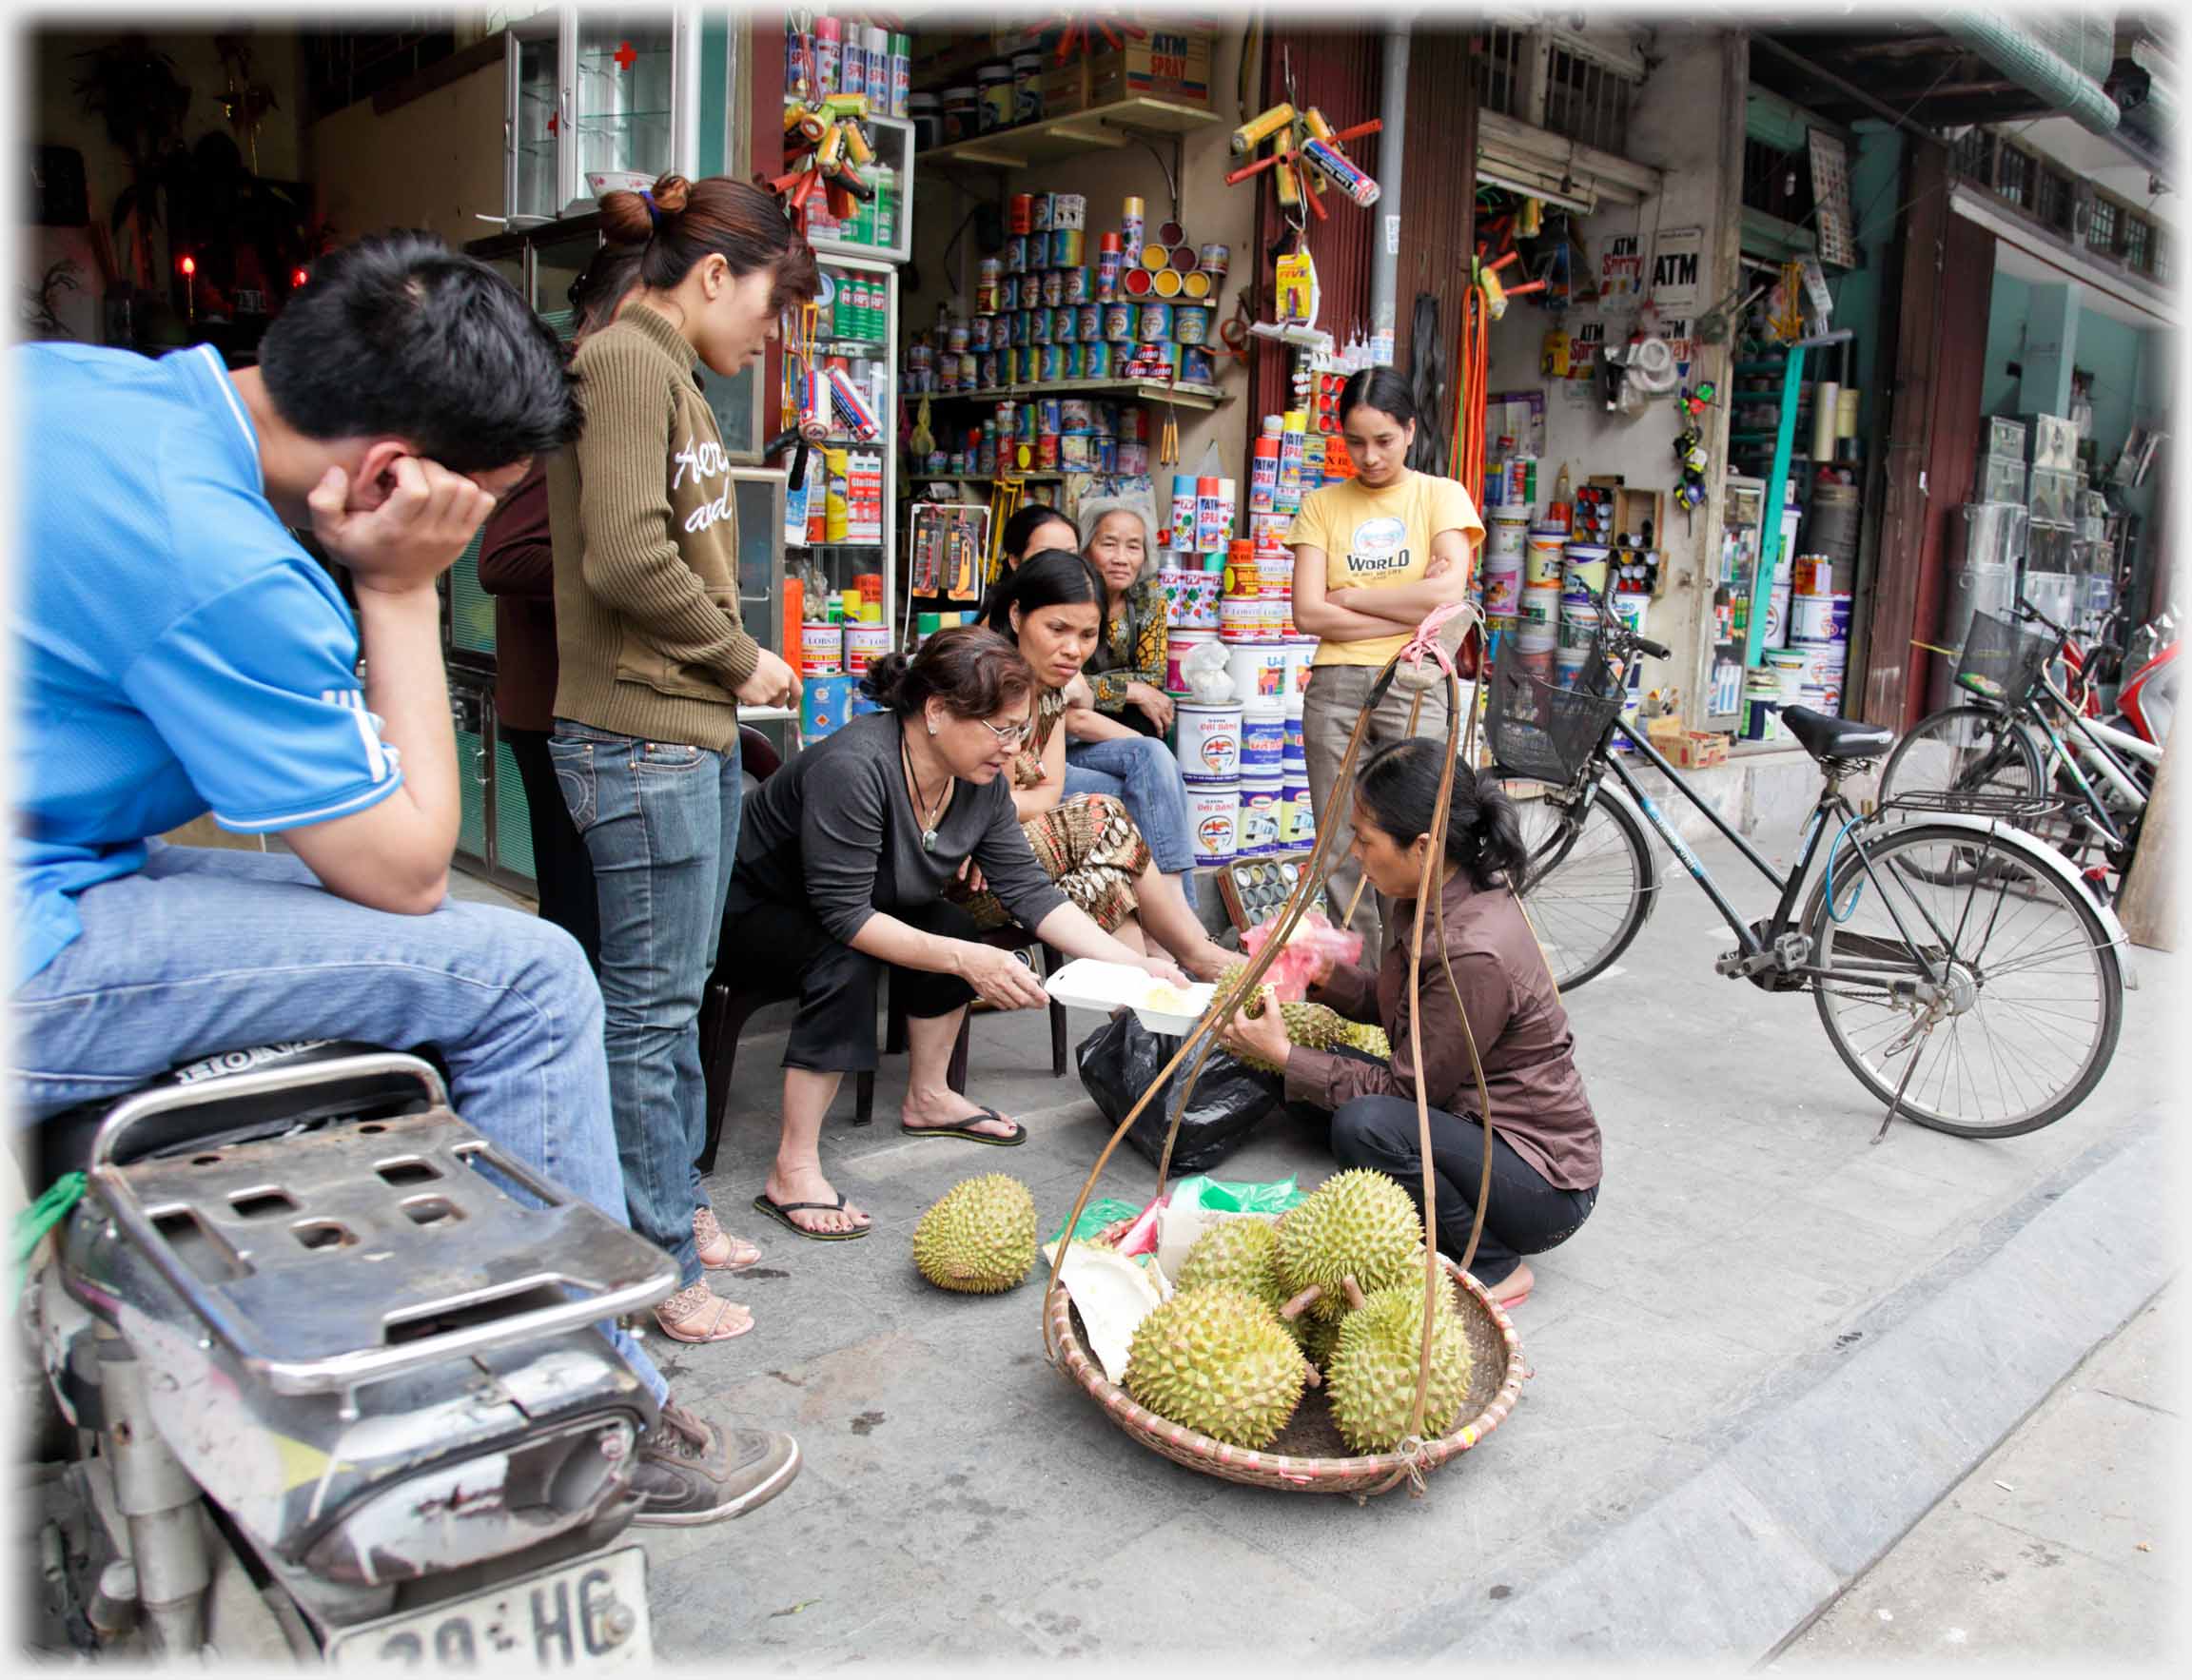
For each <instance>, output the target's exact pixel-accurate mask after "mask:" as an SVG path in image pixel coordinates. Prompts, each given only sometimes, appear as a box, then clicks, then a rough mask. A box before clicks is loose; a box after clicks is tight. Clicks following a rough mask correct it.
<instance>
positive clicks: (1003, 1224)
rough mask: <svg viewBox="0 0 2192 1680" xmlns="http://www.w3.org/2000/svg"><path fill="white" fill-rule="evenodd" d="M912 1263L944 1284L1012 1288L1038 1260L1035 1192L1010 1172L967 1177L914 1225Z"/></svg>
mask: <svg viewBox="0 0 2192 1680" xmlns="http://www.w3.org/2000/svg"><path fill="white" fill-rule="evenodd" d="M913 1263H914V1264H915V1265H916V1266H918V1267H919V1268H920V1269H921V1276H923V1277H924V1278H926V1279H928V1280H929V1281H930V1282H931V1283H933V1284H935V1285H936V1286H937V1287H938V1288H939V1289H956V1290H958V1291H960V1292H961V1293H962V1294H966V1295H995V1294H997V1293H998V1292H1000V1291H1001V1290H1006V1289H1010V1288H1011V1287H1012V1286H1013V1285H1014V1284H1016V1283H1018V1282H1020V1281H1021V1280H1023V1279H1025V1278H1026V1277H1027V1269H1028V1267H1030V1266H1032V1265H1033V1264H1034V1263H1035V1198H1034V1197H1032V1196H1030V1195H1029V1194H1028V1193H1027V1185H1025V1184H1023V1183H1022V1182H1020V1181H1019V1180H1018V1179H1015V1178H1012V1177H1010V1176H1008V1175H1007V1174H1005V1173H984V1174H983V1175H982V1176H981V1177H979V1178H973V1179H965V1180H962V1181H961V1182H958V1183H956V1184H954V1185H952V1186H951V1188H950V1189H949V1190H947V1191H945V1192H944V1194H943V1196H942V1197H941V1198H940V1199H939V1200H938V1201H937V1202H936V1204H935V1206H933V1207H931V1208H930V1210H929V1211H928V1212H927V1213H925V1214H923V1215H922V1216H921V1222H920V1223H919V1224H917V1225H915V1226H914V1227H913Z"/></svg>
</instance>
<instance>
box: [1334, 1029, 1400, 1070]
mask: <svg viewBox="0 0 2192 1680" xmlns="http://www.w3.org/2000/svg"><path fill="white" fill-rule="evenodd" d="M1341 1027H1342V1028H1343V1030H1342V1031H1341V1034H1340V1042H1341V1044H1343V1045H1347V1046H1348V1047H1349V1048H1351V1049H1357V1050H1360V1051H1361V1052H1362V1053H1363V1054H1364V1055H1365V1056H1371V1057H1374V1058H1376V1059H1377V1060H1378V1061H1380V1062H1390V1061H1392V1060H1393V1041H1392V1040H1391V1039H1389V1038H1387V1037H1386V1036H1385V1029H1384V1028H1383V1027H1382V1026H1370V1025H1369V1024H1368V1023H1367V1022H1362V1021H1345V1020H1343V1021H1342V1022H1341Z"/></svg>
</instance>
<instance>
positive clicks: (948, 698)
mask: <svg viewBox="0 0 2192 1680" xmlns="http://www.w3.org/2000/svg"><path fill="white" fill-rule="evenodd" d="M1038 687H1039V685H1038V683H1037V682H1036V679H1035V677H1034V675H1033V674H1032V673H1030V672H1029V671H1028V669H1027V660H1026V659H1024V658H1023V657H1022V656H1021V655H1020V654H1019V653H1018V652H1017V651H1016V650H1015V649H1014V648H1013V646H1012V644H1011V643H1010V642H1008V641H1007V640H1006V639H1005V638H1004V637H1003V636H1001V635H995V634H994V633H992V632H990V631H988V630H982V629H977V628H975V627H974V626H972V625H968V626H964V627H962V628H959V629H956V630H947V631H943V632H941V633H939V634H938V635H932V636H930V637H929V639H928V640H927V641H925V642H923V643H922V644H921V651H920V652H919V653H918V654H915V655H914V656H913V657H912V658H911V659H908V658H906V657H905V656H904V655H903V654H890V656H889V657H887V658H883V659H878V660H877V661H876V662H875V663H874V665H873V666H872V667H871V668H870V670H869V673H868V676H867V678H866V680H865V681H864V682H863V684H862V688H863V689H864V690H865V692H866V693H868V695H869V697H870V698H871V699H872V700H874V701H875V702H876V703H877V704H878V705H880V706H881V707H882V708H883V710H882V711H881V712H878V713H870V714H868V715H866V716H862V717H855V718H853V719H852V721H851V722H850V723H848V724H847V725H846V726H845V727H844V728H843V729H841V730H839V731H838V732H837V733H835V734H832V735H831V736H829V737H828V738H826V739H824V740H822V741H820V742H817V743H816V744H815V745H814V746H812V747H810V748H808V749H807V751H806V752H801V753H800V754H798V756H796V757H795V758H793V760H792V761H791V762H790V763H789V764H787V765H786V766H785V767H784V768H783V769H782V770H779V771H778V772H776V773H775V774H774V775H773V776H771V777H770V778H769V779H768V780H767V781H766V782H764V783H762V784H761V791H759V792H758V793H756V794H754V795H753V800H752V802H751V803H750V804H749V806H748V807H747V811H746V820H745V825H744V827H743V828H742V830H740V833H739V836H738V866H737V869H736V870H735V871H734V873H733V875H732V878H731V893H730V903H729V907H728V909H727V911H726V914H725V917H724V924H723V939H724V942H725V946H726V948H729V949H734V950H737V951H740V952H742V953H744V961H745V963H746V970H745V972H746V975H747V977H748V979H749V980H750V981H753V982H754V983H758V982H760V981H762V980H764V979H766V978H768V977H770V976H775V977H778V978H780V979H782V980H783V981H784V982H786V983H787V988H788V989H791V988H795V989H796V990H797V993H798V997H799V1013H798V1015H797V1017H796V1018H795V1019H794V1020H793V1025H792V1032H791V1036H790V1038H789V1039H788V1040H787V1041H786V1044H785V1046H784V1109H783V1124H782V1129H781V1131H780V1132H779V1134H778V1138H777V1144H776V1157H775V1161H774V1162H773V1164H772V1166H771V1168H770V1171H769V1177H768V1180H767V1182H765V1183H764V1184H763V1185H762V1187H761V1194H760V1195H758V1196H756V1197H755V1198H754V1199H753V1206H754V1208H755V1210H756V1211H758V1212H760V1213H762V1214H765V1215H767V1216H768V1217H769V1218H770V1219H773V1220H774V1221H777V1222H778V1223H779V1224H782V1225H784V1226H786V1227H787V1228H789V1229H790V1230H792V1231H794V1232H796V1233H797V1234H798V1235H800V1236H802V1237H808V1238H812V1239H813V1240H816V1241H821V1242H844V1241H849V1240H854V1239H857V1238H861V1237H865V1236H867V1234H868V1229H869V1220H868V1215H867V1213H866V1212H865V1211H864V1210H862V1209H861V1208H860V1207H858V1206H856V1205H854V1204H852V1203H850V1202H848V1201H846V1199H845V1195H844V1193H843V1192H842V1191H840V1190H838V1189H836V1188H835V1187H834V1186H833V1185H832V1183H831V1182H830V1181H829V1179H828V1178H827V1177H826V1176H825V1175H824V1173H823V1171H822V1157H821V1136H822V1117H823V1115H824V1114H825V1113H826V1112H828V1110H829V1107H830V1104H831V1102H832V1099H833V1098H834V1097H835V1096H836V1094H837V1086H838V1084H839V1082H840V1081H841V1080H842V1079H843V1078H844V1076H845V1075H846V1074H848V1073H853V1072H859V1071H863V1070H865V1069H868V1068H871V1067H873V1066H874V1065H875V995H876V987H877V985H878V984H879V982H880V981H881V980H882V978H883V972H884V970H885V969H889V970H890V989H891V995H892V997H893V999H894V1000H895V1001H896V1002H897V1004H898V1006H900V1007H901V1008H902V1009H903V1010H904V1011H905V1014H906V1017H907V1021H906V1039H907V1050H908V1059H909V1061H910V1067H909V1068H908V1070H907V1080H906V1101H905V1104H904V1106H903V1107H902V1108H901V1110H900V1112H899V1127H898V1129H899V1130H900V1131H902V1132H904V1133H905V1134H906V1135H907V1136H908V1137H917V1138H956V1139H959V1140H961V1141H963V1142H966V1143H984V1144H988V1145H991V1146H996V1147H1009V1146H1010V1145H1013V1144H1016V1143H1025V1142H1026V1141H1027V1128H1026V1127H1025V1126H1023V1125H1021V1124H1020V1123H1018V1122H1016V1121H1012V1120H1008V1119H1007V1118H1006V1117H1005V1116H1003V1115H1001V1114H999V1113H998V1112H997V1110H996V1109H994V1108H990V1107H987V1106H985V1105H984V1104H980V1103H976V1102H973V1101H971V1100H970V1099H969V1098H967V1097H965V1096H962V1095H961V1094H960V1093H958V1092H956V1091H954V1090H952V1089H951V1088H950V1085H949V1083H948V1080H947V1069H948V1067H949V1064H950V1060H951V1046H952V1045H953V1043H954V1042H956V1040H957V1039H958V1036H959V1023H960V1020H961V1018H962V1016H963V1015H964V1014H965V1012H966V1009H967V1006H968V1005H969V1003H971V1002H972V1001H973V1000H974V999H975V998H977V997H979V998H981V999H983V1000H984V1001H985V1002H986V1003H988V1004H989V1005H990V1006H992V1007H995V1008H1001V1009H1026V1008H1034V1007H1037V1006H1040V1005H1042V1004H1044V1003H1046V1002H1047V994H1046V993H1045V992H1044V990H1043V987H1042V983H1041V982H1039V981H1038V980H1037V979H1036V978H1035V976H1034V974H1033V973H1032V972H1031V971H1030V970H1029V969H1028V968H1027V966H1026V965H1025V964H1023V963H1022V962H1020V961H1019V959H1018V958H1017V957H1016V956H1015V955H1014V954H1013V953H1011V952H1009V951H1006V950H1002V949H1000V948H998V947H996V946H993V945H986V944H984V943H982V942H981V941H980V940H979V939H978V938H977V937H976V934H977V928H976V927H975V924H974V918H973V917H972V916H970V915H969V914H968V912H967V911H966V910H965V909H963V908H960V907H959V906H958V905H957V904H954V903H952V902H950V899H949V896H948V894H949V890H950V889H952V888H953V887H954V886H955V885H957V884H958V883H960V882H961V881H963V880H964V879H965V878H966V877H967V876H969V874H972V873H976V872H977V871H978V873H979V878H980V879H981V880H982V881H983V883H984V884H985V885H986V886H987V888H988V890H989V892H990V893H992V894H994V896H995V898H996V899H997V901H998V902H999V903H1000V904H1001V905H1002V906H1003V907H1004V908H1005V909H1006V910H1008V912H1009V913H1010V914H1011V915H1012V916H1013V917H1015V918H1017V919H1018V921H1019V922H1020V924H1021V925H1022V926H1023V927H1025V928H1031V929H1033V931H1034V932H1035V934H1036V936H1037V937H1038V938H1040V939H1041V940H1042V941H1043V943H1044V944H1046V945H1047V946H1050V947H1053V948H1054V949H1057V950H1061V951H1064V952H1065V953H1066V954H1067V956H1073V957H1097V958H1101V959H1103V960H1104V961H1106V962H1111V963H1130V964H1132V965H1134V966H1135V967H1140V968H1142V969H1144V970H1145V971H1146V972H1147V973H1149V974H1152V975H1154V976H1156V977H1157V978H1159V979H1162V980H1166V981H1170V982H1172V983H1173V984H1175V985H1184V984H1186V982H1185V978H1184V976H1183V975H1182V974H1181V973H1180V971H1179V969H1177V968H1175V967H1173V966H1172V965H1171V964H1170V963H1169V962H1167V961H1166V960H1164V958H1162V957H1150V956H1145V955H1144V954H1143V953H1142V952H1140V951H1138V950H1135V949H1132V948H1130V947H1127V946H1125V945H1122V944H1121V943H1120V942H1119V941H1118V940H1116V939H1114V938H1112V937H1111V935H1110V934H1108V933H1106V932H1105V931H1104V929H1103V928H1100V927H1098V926H1097V925H1096V923H1095V922H1094V921H1092V920H1091V919H1090V918H1089V917H1088V916H1087V915H1086V913H1084V912H1083V911H1082V910H1080V909H1079V908H1075V906H1074V905H1073V904H1072V903H1070V902H1069V901H1068V899H1067V895H1066V894H1065V893H1063V892H1061V891H1060V890H1059V889H1058V888H1057V887H1056V886H1054V885H1053V884H1052V882H1051V880H1050V878H1049V877H1048V876H1047V874H1045V873H1044V871H1043V869H1042V868H1041V867H1040V866H1039V865H1038V864H1037V863H1036V861H1035V858H1034V857H1033V855H1032V854H1031V853H1030V852H1029V851H1028V850H1027V839H1026V837H1025V836H1024V835H1023V834H1022V832H1021V828H1020V815H1019V812H1018V811H1015V810H1014V809H1013V805H1012V797H1011V792H1010V786H1011V784H1010V781H1009V779H1008V777H1007V776H1006V774H1005V772H1006V770H1007V768H1008V766H1009V765H1010V764H1011V762H1012V759H1013V756H1014V754H1015V753H1017V752H1019V751H1020V750H1021V748H1022V747H1023V746H1025V745H1026V743H1027V737H1028V733H1029V732H1030V731H1031V729H1032V728H1033V721H1032V718H1031V715H1030V713H1031V712H1032V709H1033V702H1034V698H1035V693H1036V691H1037V689H1038Z"/></svg>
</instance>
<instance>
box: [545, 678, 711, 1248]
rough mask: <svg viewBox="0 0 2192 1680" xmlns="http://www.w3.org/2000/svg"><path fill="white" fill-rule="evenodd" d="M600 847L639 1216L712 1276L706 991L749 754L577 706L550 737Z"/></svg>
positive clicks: (615, 1088) (619, 1090)
mask: <svg viewBox="0 0 2192 1680" xmlns="http://www.w3.org/2000/svg"><path fill="white" fill-rule="evenodd" d="M548 757H549V760H550V762H551V763H553V764H554V765H555V767H556V781H557V785H558V787H560V788H561V789H562V791H563V803H564V804H565V805H567V806H568V807H570V810H571V820H572V821H573V822H574V823H576V824H577V828H578V832H579V833H580V834H582V835H583V836H584V837H585V840H586V851H587V854H588V855H589V856H590V857H592V858H593V860H594V892H595V898H596V902H597V904H598V906H599V908H600V912H601V1002H602V1004H603V1006H605V1010H606V1014H607V1021H608V1030H607V1034H606V1044H607V1046H608V1051H609V1107H610V1112H611V1113H612V1114H613V1115H614V1116H615V1118H616V1155H617V1159H618V1160H620V1161H621V1162H623V1164H624V1201H625V1205H626V1206H627V1207H629V1208H630V1209H631V1213H632V1228H633V1229H634V1230H635V1231H636V1232H638V1233H639V1234H640V1235H641V1236H642V1237H644V1238H646V1239H647V1240H649V1241H651V1242H658V1243H660V1244H661V1245H662V1246H663V1247H664V1248H666V1249H668V1250H669V1251H670V1253H671V1254H673V1255H674V1256H675V1257H676V1260H677V1273H678V1277H679V1278H680V1280H682V1281H683V1282H684V1283H687V1284H691V1283H695V1282H697V1281H698V1280H699V1278H700V1255H699V1251H698V1249H697V1248H696V1247H695V1244H694V1240H693V1213H694V1210H695V1208H698V1207H700V1206H701V1205H702V1204H703V1203H705V1202H706V1201H707V1197H706V1195H705V1194H704V1193H703V1192H702V1190H701V1188H700V1169H699V1168H698V1167H697V1166H696V1165H695V1164H694V1163H695V1162H696V1161H697V1160H698V1159H699V1155H700V1147H701V1144H702V1143H705V1142H706V1140H707V1133H708V1091H707V1082H706V1081H705V1080H704V1079H703V1078H702V1077H701V1072H700V993H701V990H702V988H703V987H706V985H707V984H708V975H709V972H710V970H711V969H713V968H714V967H715V941H716V936H717V934H718V933H719V932H720V931H721V929H722V927H723V899H724V895H725V894H726V893H728V892H729V891H730V889H731V868H732V865H733V864H734V863H735V862H736V861H737V857H738V799H739V791H740V782H739V775H738V753H737V751H736V749H735V748H734V749H733V750H732V751H731V752H709V751H708V750H707V749H706V748H702V747H682V746H677V745H675V744H673V743H670V742H663V741H641V740H636V739H634V738H633V737H632V736H630V735H618V734H612V733H610V732H608V731H607V730H598V729H595V728H593V727H591V726H590V725H587V724H582V723H573V722H571V721H570V720H569V719H567V718H561V717H558V719H557V720H556V733H555V734H554V735H553V736H552V737H551V738H550V740H549V742H548Z"/></svg>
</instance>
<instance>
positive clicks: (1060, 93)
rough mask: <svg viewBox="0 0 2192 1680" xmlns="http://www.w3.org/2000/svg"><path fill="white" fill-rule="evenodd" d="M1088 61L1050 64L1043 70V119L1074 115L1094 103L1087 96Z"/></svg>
mask: <svg viewBox="0 0 2192 1680" xmlns="http://www.w3.org/2000/svg"><path fill="white" fill-rule="evenodd" d="M1089 88H1090V78H1089V73H1088V61H1087V60H1086V58H1076V59H1074V60H1073V62H1072V63H1071V64H1065V65H1056V64H1054V65H1051V66H1050V67H1049V68H1047V69H1046V70H1045V71H1044V72H1043V119H1044V121H1046V122H1047V121H1049V119H1050V118H1052V117H1070V116H1076V115H1078V114H1079V113H1080V112H1082V111H1085V110H1086V109H1087V108H1088V107H1090V106H1091V105H1092V104H1094V103H1095V101H1094V100H1093V99H1091V98H1090V96H1089Z"/></svg>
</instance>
